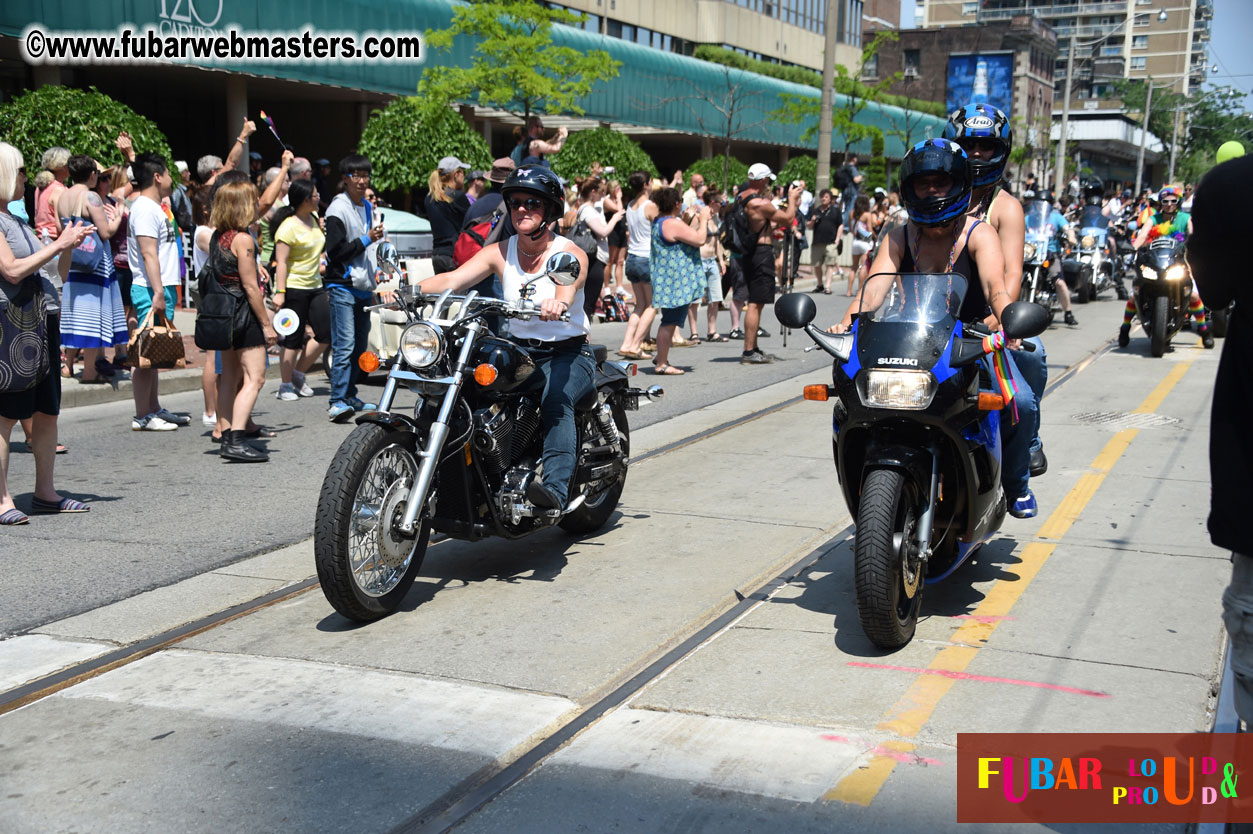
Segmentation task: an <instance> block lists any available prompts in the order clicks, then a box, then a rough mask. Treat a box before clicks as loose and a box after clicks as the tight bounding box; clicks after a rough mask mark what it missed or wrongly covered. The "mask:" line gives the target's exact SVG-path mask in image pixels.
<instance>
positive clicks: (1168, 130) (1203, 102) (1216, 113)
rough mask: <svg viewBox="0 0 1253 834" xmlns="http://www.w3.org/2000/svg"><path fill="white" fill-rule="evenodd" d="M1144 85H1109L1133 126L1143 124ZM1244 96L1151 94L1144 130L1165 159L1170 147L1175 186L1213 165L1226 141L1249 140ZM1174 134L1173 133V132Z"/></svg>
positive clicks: (1227, 92)
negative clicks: (1135, 122)
mask: <svg viewBox="0 0 1253 834" xmlns="http://www.w3.org/2000/svg"><path fill="white" fill-rule="evenodd" d="M1145 85H1146V82H1145V81H1141V80H1136V81H1132V80H1127V79H1123V80H1119V81H1115V82H1114V89H1115V97H1117V98H1119V99H1121V100H1122V102H1123V106H1124V107H1125V108H1126V110H1127V111H1128V112H1129V113H1130V114H1131V115H1132V117H1133V118H1135V119H1137V120H1138V121H1140V122H1142V121H1143V115H1144V102H1145V95H1146V93H1147V89H1146V86H1145ZM1243 103H1244V93H1242V92H1240V91H1239V90H1236V89H1234V88H1232V87H1216V88H1214V89H1211V90H1206V91H1197V92H1194V93H1192V94H1190V95H1187V96H1184V95H1181V94H1179V93H1176V92H1173V91H1170V90H1159V89H1156V88H1154V90H1153V102H1152V107H1151V112H1150V114H1149V130H1150V131H1151V132H1152V133H1153V134H1154V135H1156V136H1157V138H1159V139H1161V140H1162V143H1163V144H1164V145H1165V146H1166V151H1167V154H1169V153H1170V149H1171V144H1172V142H1174V143H1175V144H1176V145H1177V147H1176V148H1175V155H1176V162H1175V181H1176V182H1196V181H1197V180H1198V179H1199V178H1200V177H1201V176H1203V175H1204V173H1205V172H1206V171H1207V170H1209V168H1210V167H1211V166H1213V164H1214V154H1215V153H1216V152H1217V150H1218V146H1219V145H1221V144H1222V143H1223V142H1226V141H1227V140H1228V139H1244V140H1245V141H1247V139H1248V138H1249V136H1250V135H1253V134H1251V131H1250V127H1251V126H1253V125H1251V124H1250V120H1249V114H1248V113H1246V112H1244V108H1243ZM1176 128H1177V130H1176Z"/></svg>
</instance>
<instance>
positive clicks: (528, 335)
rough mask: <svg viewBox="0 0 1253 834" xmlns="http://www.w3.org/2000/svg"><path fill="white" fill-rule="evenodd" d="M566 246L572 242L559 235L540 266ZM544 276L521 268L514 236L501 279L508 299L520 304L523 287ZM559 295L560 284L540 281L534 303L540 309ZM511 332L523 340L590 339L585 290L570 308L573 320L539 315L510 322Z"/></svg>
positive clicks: (506, 255)
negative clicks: (550, 319) (580, 337)
mask: <svg viewBox="0 0 1253 834" xmlns="http://www.w3.org/2000/svg"><path fill="white" fill-rule="evenodd" d="M565 243H569V241H568V240H566V239H565V238H564V237H561V236H560V235H558V236H557V237H556V239H555V240H553V242H552V243H550V244H549V246H548V248H547V249H545V250H544V254H543V256H541V258H540V264H541V265H543V264H544V263H545V262H546V261H547V260H548V256H549V255H550V254H552V253H553V252H559V251H561V250H562V249H563V248H564V247H563V246H562V244H565ZM542 274H543V272H542V271H541V272H532V273H526V272H523V271H522V267H520V266H519V265H518V236H517V235H514V236H513V237H511V238H509V241H508V243H507V244H506V246H505V273H504V275H501V276H500V281H501V284H502V285H503V286H504V289H505V300H506V301H517V300H518V299H519V298H521V297H522V286H523V285H524V284H525V283H526V282H527V281H530V280H531V279H532V278H534V277H535V276H536V275H542ZM556 294H557V285H556V284H555V283H553V282H552V281H551V280H549V279H548V278H540V279H539V280H538V281H536V282H535V294H534V295H532V296H531V300H532V301H534V302H535V304H536V306H539V305H540V304H542V303H543V302H544V299H546V298H555V297H556ZM509 332H510V334H512V335H513V336H516V337H518V338H519V339H539V340H541V341H544V342H559V341H561V340H562V339H569V338H570V337H571V336H586V335H587V334H588V333H590V332H591V328H590V327H589V326H588V322H587V313H585V312H584V311H583V290H582V289H581V288H580V289H579V290H578V292H576V293H575V294H574V303H573V304H572V305H571V306H570V321H568V322H565V321H540V320H539V316H536V317H535V318H532V319H513V320H511V321H510V322H509Z"/></svg>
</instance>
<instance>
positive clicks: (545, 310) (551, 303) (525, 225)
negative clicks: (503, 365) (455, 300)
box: [421, 165, 596, 509]
mask: <svg viewBox="0 0 1253 834" xmlns="http://www.w3.org/2000/svg"><path fill="white" fill-rule="evenodd" d="M500 192H501V194H502V195H503V197H504V200H505V205H506V206H507V207H508V209H509V217H510V219H511V220H512V222H513V226H514V228H515V229H516V230H517V234H516V235H514V236H513V237H510V238H509V239H508V240H505V241H502V242H500V243H494V244H491V245H490V246H484V247H483V248H482V249H480V250H479V251H478V253H477V254H475V255H474V257H473V258H471V259H470V260H468V261H466V262H465V263H464V264H462V265H461V266H460V267H458V268H457V269H454V270H453V271H452V272H446V273H443V274H441V275H436V276H435V277H433V278H428V279H426V280H425V281H423V282H422V286H421V291H422V292H423V293H437V292H443V291H444V290H452V291H453V292H455V293H459V292H463V291H466V290H468V289H470V288H471V287H473V286H474V285H475V284H477V283H479V282H480V281H482V280H483V279H484V278H487V277H488V276H490V275H499V276H500V278H501V282H502V283H503V285H504V298H505V300H516V299H518V298H519V296H520V290H521V289H522V287H523V285H525V284H526V283H528V282H530V281H532V280H534V279H536V278H539V277H541V276H542V275H543V271H544V264H545V263H546V261H547V260H548V258H549V256H551V255H553V254H555V253H557V252H569V253H570V254H572V255H574V256H575V257H576V258H578V261H579V279H578V280H577V281H576V282H575V283H573V284H571V285H569V286H559V285H557V284H554V283H553V282H551V281H542V280H541V281H537V282H536V283H535V285H534V289H535V292H534V295H533V298H534V299H535V301H537V302H539V304H540V315H539V317H538V320H535V319H532V320H530V321H522V320H517V321H514V322H512V324H511V333H510V335H511V338H512V339H513V340H514V341H516V342H519V343H521V344H523V345H525V346H526V347H527V349H528V351H529V352H530V354H531V356H532V358H533V359H534V360H535V362H536V366H537V372H536V373H535V374H534V375H533V376H532V377H531V380H530V381H529V382H528V387H532V388H539V387H540V386H542V387H543V392H544V393H543V396H542V398H541V407H540V408H541V413H542V415H543V421H544V431H545V434H544V455H543V464H544V466H543V471H544V476H543V482H542V483H541V481H540V480H538V479H533V480H532V481H531V482H530V485H529V486H528V487H527V499H528V500H530V501H531V503H533V504H535V506H537V507H542V508H547V509H560V508H562V507H564V506H565V505H566V499H567V492H568V487H569V484H570V478H571V475H572V474H573V473H574V467H575V457H576V451H577V450H576V444H577V435H576V427H575V409H574V404H575V403H576V402H578V401H579V399H580V398H582V397H584V396H585V395H586V394H587V393H588V392H589V391H591V390H592V387H593V385H592V380H593V375H594V373H595V370H596V364H595V360H594V358H593V354H592V351H591V348H590V347H589V345H588V341H587V336H588V333H589V327H588V320H587V315H586V313H584V310H583V284H584V281H585V280H586V276H587V255H586V254H585V253H584V252H583V250H581V249H579V247H577V246H575V245H574V244H573V243H572V242H571V241H569V240H567V239H566V238H564V237H560V236H558V235H556V234H553V231H552V223H553V221H554V220H556V219H557V218H559V217H560V216H561V213H562V210H563V200H562V189H561V183H560V182H559V181H558V180H557V175H556V174H554V173H553V172H552V171H550V170H549V169H548V168H546V167H543V166H539V165H535V166H527V167H524V168H519V169H518V170H516V171H514V172H513V173H512V174H510V175H509V179H507V180H506V181H505V184H504V185H503V186H502V187H501V189H500Z"/></svg>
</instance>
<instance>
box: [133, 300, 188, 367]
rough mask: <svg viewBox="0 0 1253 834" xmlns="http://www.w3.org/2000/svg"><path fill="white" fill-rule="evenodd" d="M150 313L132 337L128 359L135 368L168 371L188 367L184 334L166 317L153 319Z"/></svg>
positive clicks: (150, 312)
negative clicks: (184, 351)
mask: <svg viewBox="0 0 1253 834" xmlns="http://www.w3.org/2000/svg"><path fill="white" fill-rule="evenodd" d="M155 312H156V311H155V310H149V311H148V315H147V317H146V318H144V320H143V323H142V324H140V325H139V327H137V328H136V329H135V332H134V333H133V334H131V338H130V341H129V342H127V344H126V356H127V358H128V359H130V364H131V367H132V368H139V369H141V370H163V371H168V370H171V369H177V368H186V367H187V358H186V356H185V355H184V353H183V334H182V333H180V332H179V331H178V329H177V328H176V327H174V322H172V321H171V320H170V319H169V318H168V317H167V316H166V315H165V314H162V315H161V316H160V317H159V318H154V317H153V314H154V313H155Z"/></svg>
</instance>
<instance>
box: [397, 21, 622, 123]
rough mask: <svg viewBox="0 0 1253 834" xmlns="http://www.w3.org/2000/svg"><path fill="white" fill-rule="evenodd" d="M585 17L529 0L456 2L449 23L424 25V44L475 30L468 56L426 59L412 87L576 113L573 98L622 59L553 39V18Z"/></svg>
mask: <svg viewBox="0 0 1253 834" xmlns="http://www.w3.org/2000/svg"><path fill="white" fill-rule="evenodd" d="M584 19H585V17H584V15H582V14H580V13H578V12H571V11H568V10H566V9H561V8H555V7H551V6H547V5H543V4H540V3H536V2H534V0H469V2H466V3H459V4H457V5H456V6H455V7H454V9H453V19H452V25H451V26H450V27H448V28H447V29H439V30H435V31H431V32H427V33H426V44H427V47H428V48H430V49H433V50H448V49H450V48H451V47H452V45H453V41H454V40H455V39H457V38H464V37H470V38H474V39H476V40H477V43H476V46H475V49H474V55H473V58H472V59H471V64H470V66H469V67H453V66H427V68H426V69H425V70H424V71H423V73H422V80H421V81H420V82H419V83H418V92H419V94H420V95H421V96H422V97H423V98H425V99H428V100H430V101H433V102H439V103H442V104H451V103H453V102H474V103H475V104H478V105H479V106H481V107H499V108H501V109H503V110H508V111H509V112H511V113H514V114H517V115H520V116H522V117H524V118H525V117H527V116H530V114H531V113H534V112H546V113H575V114H581V113H582V112H583V109H582V108H581V107H579V105H578V101H579V99H581V98H583V97H584V96H586V95H587V94H588V93H589V92H591V89H592V87H593V85H595V84H596V83H597V82H598V81H608V80H609V79H611V78H616V77H617V75H618V67H619V66H621V63H620V62H619V61H615V60H614V59H612V58H611V57H609V53H608V52H605V51H604V50H603V49H593V50H590V51H588V52H580V51H579V50H577V49H573V48H571V47H568V46H555V45H554V44H553V41H552V26H553V24H554V23H565V24H570V25H576V24H579V23H581V22H582V21H583V20H584ZM428 60H429V59H428Z"/></svg>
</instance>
